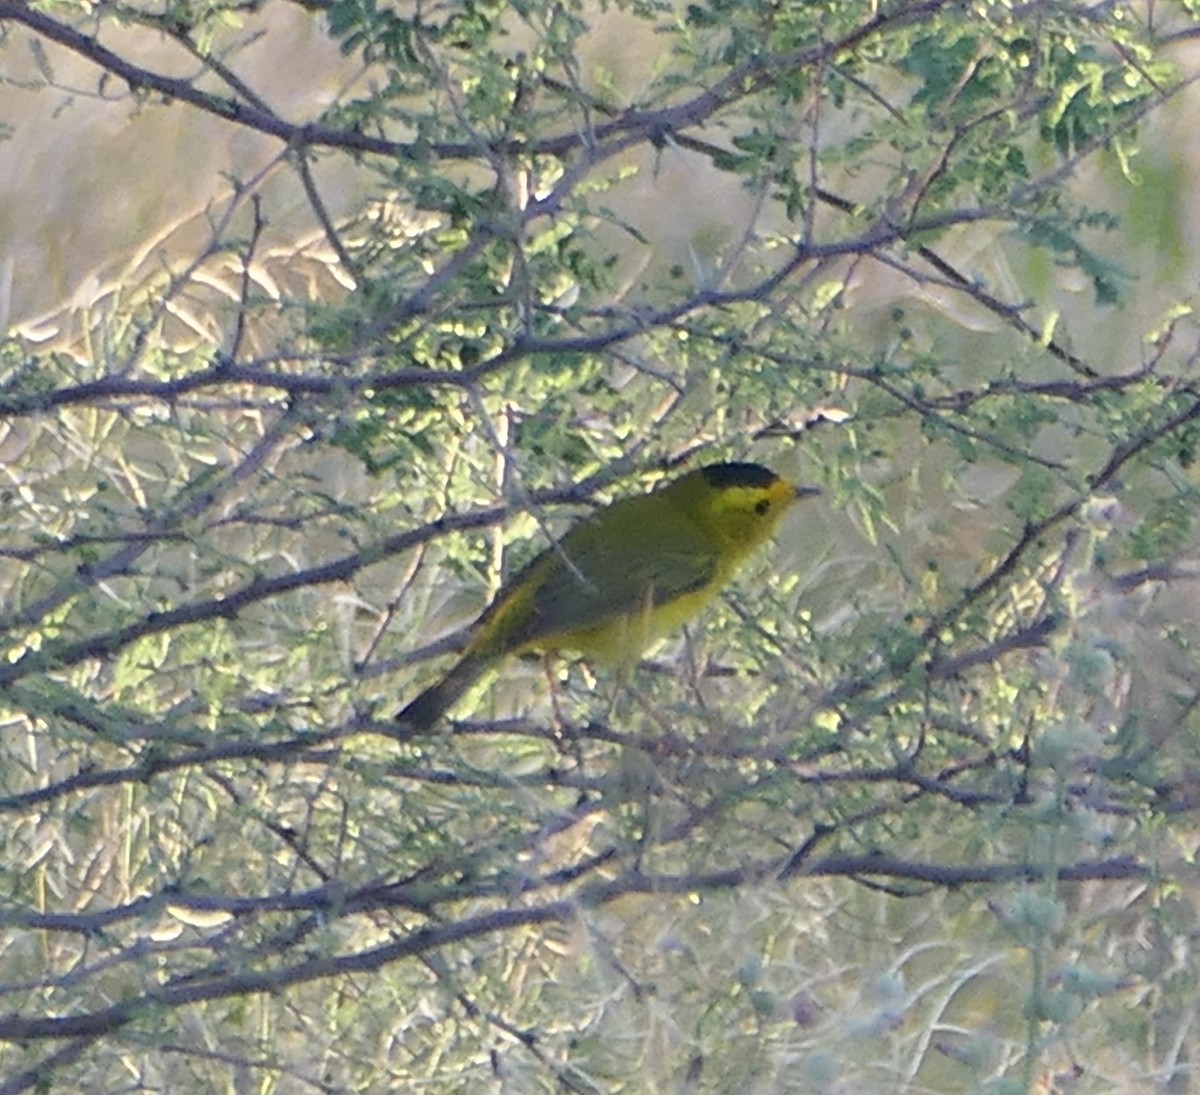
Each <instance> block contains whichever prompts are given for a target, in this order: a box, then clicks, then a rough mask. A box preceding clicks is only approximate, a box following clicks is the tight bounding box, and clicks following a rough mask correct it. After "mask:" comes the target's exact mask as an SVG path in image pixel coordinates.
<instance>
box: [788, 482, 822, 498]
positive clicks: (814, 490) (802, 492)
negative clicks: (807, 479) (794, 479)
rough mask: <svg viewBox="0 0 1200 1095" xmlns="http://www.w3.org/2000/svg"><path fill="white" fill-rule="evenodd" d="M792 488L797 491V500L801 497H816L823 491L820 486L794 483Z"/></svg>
mask: <svg viewBox="0 0 1200 1095" xmlns="http://www.w3.org/2000/svg"><path fill="white" fill-rule="evenodd" d="M792 490H793V491H794V492H795V498H796V501H797V502H798V501H800V499H801V498H815V497H816V496H817V495H818V494H821V493H823V492H822V490H821V488H820V487H797V486H794V485H793V487H792Z"/></svg>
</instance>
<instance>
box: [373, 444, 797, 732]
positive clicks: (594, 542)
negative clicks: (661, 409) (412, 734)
mask: <svg viewBox="0 0 1200 1095" xmlns="http://www.w3.org/2000/svg"><path fill="white" fill-rule="evenodd" d="M819 493H820V491H819V490H818V489H817V488H815V487H796V486H794V485H793V484H791V483H789V482H787V481H786V480H784V479H781V478H780V477H779V476H778V475H776V474H775V473H774V472H773V471H771V470H770V469H768V468H764V467H762V466H761V465H760V464H743V463H730V464H710V465H708V466H707V467H703V468H700V469H698V470H697V471H693V472H689V473H687V474H686V475H683V476H680V477H679V478H677V479H674V480H672V481H671V482H669V483H666V484H664V485H662V486H660V487H658V488H656V489H655V490H652V491H650V492H649V493H648V494H642V495H635V496H634V497H632V498H622V499H619V500H618V501H616V502H612V503H611V504H609V505H607V506H605V507H603V508H602V509H599V510H597V511H596V512H595V513H593V514H590V515H589V516H587V517H584V518H582V519H581V520H580V521H578V522H577V523H576V524H575V525H573V526H572V527H571V528H570V529H569V530H568V531H567V533H566V535H565V536H563V538H562V539H561V540H559V541H558V542H557V543H555V544H553V545H551V546H550V547H549V548H547V549H546V550H545V551H543V552H542V553H541V554H540V555H538V556H537V558H535V559H534V560H533V561H532V562H530V563H529V564H528V566H526V567H524V568H523V569H522V570H521V571H519V572H518V573H517V574H515V575H513V577H512V578H510V579H509V580H508V581H507V582H506V583H505V584H504V585H503V587H502V588H501V589H500V591H499V592H498V593H497V594H496V597H495V599H494V600H493V601H492V603H491V604H490V605H489V606H488V607H487V608H486V609H485V610H484V612H483V614H482V615H481V616H480V617H479V619H478V620H476V621H475V623H474V625H472V627H471V630H470V638H469V640H468V642H467V646H466V650H465V651H464V653H463V654H462V656H461V657H460V659H459V661H458V662H457V664H456V665H454V666H453V668H451V669H450V671H449V672H448V673H447V674H446V675H445V676H444V677H442V679H441V680H439V681H438V682H437V683H436V684H434V685H432V686H430V687H429V688H426V689H425V691H424V692H422V693H421V694H420V695H419V696H417V697H416V699H414V700H413V701H412V702H411V703H410V704H408V706H407V707H405V708H404V709H403V710H402V711H401V712H400V713H399V714H398V715H397V716H396V718H397V720H398V721H399V722H400V723H402V724H403V725H404V726H405V727H406V728H408V729H411V730H425V729H428V728H429V727H430V726H432V725H433V724H434V723H435V722H436V721H437V720H438V719H439V718H440V717H441V716H442V715H443V714H444V713H445V712H446V710H447V709H448V708H449V707H450V706H451V705H452V704H453V703H454V702H455V701H456V700H458V699H459V697H460V696H462V694H463V693H464V692H465V691H466V690H467V689H468V688H470V686H471V685H472V684H473V683H474V682H475V681H476V680H478V678H479V677H480V675H481V674H483V673H484V672H485V671H486V670H487V669H488V668H489V667H490V666H492V665H493V664H494V663H495V662H497V661H498V660H499V659H501V658H503V657H506V656H507V655H509V654H524V653H528V652H531V651H537V652H542V653H545V652H549V651H557V650H570V651H575V652H577V653H579V654H582V655H584V656H585V657H589V658H594V659H596V660H597V661H600V662H606V663H610V664H611V663H616V664H629V663H631V662H633V661H634V660H636V658H637V657H638V655H639V654H640V653H641V652H642V651H643V650H644V649H645V648H646V647H647V646H648V645H649V644H651V643H652V642H654V641H656V640H657V639H660V638H662V637H663V636H665V635H667V634H668V633H669V632H671V631H673V630H674V629H675V628H677V627H679V626H680V625H682V624H684V623H686V622H687V621H688V620H690V619H691V618H692V617H693V616H695V615H696V614H697V613H698V612H699V611H700V610H701V609H702V608H703V607H704V606H705V605H706V604H708V602H709V601H711V600H712V599H713V597H715V596H716V594H717V593H718V592H719V591H720V590H721V589H722V588H723V587H724V586H725V585H726V583H728V582H729V580H730V579H731V578H733V576H734V575H735V574H736V573H737V572H738V571H739V570H740V569H741V567H742V564H743V563H744V562H745V561H746V559H747V557H748V556H749V555H750V553H751V552H752V551H754V549H755V548H757V547H759V546H760V545H762V544H763V543H764V542H765V541H767V540H768V539H769V538H770V537H771V536H772V535H773V534H774V532H775V530H776V529H777V528H778V527H779V523H780V522H781V521H782V520H783V517H784V515H785V514H786V513H787V512H788V510H789V509H790V508H791V507H792V505H793V504H794V503H795V502H797V501H798V500H799V499H801V498H806V497H810V496H812V495H814V494H819Z"/></svg>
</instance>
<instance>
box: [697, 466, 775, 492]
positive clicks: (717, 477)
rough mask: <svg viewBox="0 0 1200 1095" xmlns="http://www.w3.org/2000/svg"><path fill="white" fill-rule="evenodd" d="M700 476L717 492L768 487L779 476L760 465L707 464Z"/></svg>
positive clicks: (701, 470)
mask: <svg viewBox="0 0 1200 1095" xmlns="http://www.w3.org/2000/svg"><path fill="white" fill-rule="evenodd" d="M700 474H701V475H703V476H704V478H705V479H707V480H708V481H709V483H711V484H712V485H713V486H714V487H716V488H717V490H724V489H725V488H726V487H769V486H771V485H772V484H774V483H778V482H779V476H778V475H776V474H775V473H774V472H773V471H772V470H771V469H770V468H764V467H763V466H762V465H761V464H738V463H733V464H709V465H708V466H707V467H704V468H701V469H700Z"/></svg>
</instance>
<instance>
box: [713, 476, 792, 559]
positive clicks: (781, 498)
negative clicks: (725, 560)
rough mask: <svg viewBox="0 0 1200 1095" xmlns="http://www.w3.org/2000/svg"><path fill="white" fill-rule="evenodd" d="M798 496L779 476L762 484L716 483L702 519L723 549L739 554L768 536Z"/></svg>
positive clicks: (769, 536)
mask: <svg viewBox="0 0 1200 1095" xmlns="http://www.w3.org/2000/svg"><path fill="white" fill-rule="evenodd" d="M804 493H808V492H804ZM800 497H801V492H800V491H798V490H797V489H796V488H795V487H794V486H793V485H792V484H791V483H789V482H787V481H786V480H784V479H778V478H776V479H774V480H773V481H772V482H770V483H767V484H765V485H762V486H759V485H751V486H742V485H737V484H731V485H725V486H721V485H717V486H715V487H714V488H713V489H712V491H711V493H710V495H709V497H708V499H707V502H706V504H705V509H706V511H707V512H706V514H705V517H704V523H705V525H706V526H707V527H708V529H709V531H710V532H711V533H712V534H713V536H715V537H717V538H718V539H719V540H720V541H721V543H722V546H723V547H724V548H725V549H726V550H729V551H733V552H736V554H737V555H738V556H741V555H744V554H746V553H748V552H750V551H753V550H754V548H756V547H758V545H759V544H762V543H764V542H765V541H766V540H769V539H770V538H771V536H772V535H774V533H775V530H776V529H777V528H779V523H780V522H781V521H782V520H783V518H784V516H785V515H786V514H787V512H788V510H789V509H791V507H792V505H793V503H795V502H796V500H797V499H798V498H800Z"/></svg>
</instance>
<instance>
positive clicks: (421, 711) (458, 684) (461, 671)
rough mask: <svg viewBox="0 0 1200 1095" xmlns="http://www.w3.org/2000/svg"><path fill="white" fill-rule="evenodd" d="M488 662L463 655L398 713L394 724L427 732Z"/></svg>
mask: <svg viewBox="0 0 1200 1095" xmlns="http://www.w3.org/2000/svg"><path fill="white" fill-rule="evenodd" d="M488 661H489V659H488V658H481V657H479V656H478V655H477V654H467V655H466V657H464V658H462V659H461V660H460V661H459V663H458V664H457V665H456V666H455V667H454V668H453V669H451V670H450V672H449V673H447V674H446V675H445V676H444V677H443V678H442V679H441V680H440V681H438V682H437V684H434V685H431V686H430V687H429V688H426V689H425V691H424V692H422V693H421V694H420V695H419V696H418V697H417V698H416V699H415V700H413V701H412V703H410V704H409V705H408V706H407V707H405V708H404V709H403V710H402V711H400V712H399V713H398V714H397V715H396V721H397V722H399V723H403V724H404V726H405V727H406V728H408V729H410V730H428V729H429V728H430V727H431V726H432V725H433V724H434V723H435V722H437V720H438V719H440V718H441V717H442V715H444V714H445V712H446V709H447V708H449V707H450V706H451V705H452V704H453V703H454V702H455V700H457V699H458V698H459V696H461V695H462V694H463V693H464V692H465V691H466V690H467V689H468V688H470V687H471V685H473V684H474V683H475V682H476V681H477V680H478V679H479V677H480V676H481V675H482V673H483V671H484V670H485V669H486V668H487V664H488Z"/></svg>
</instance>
